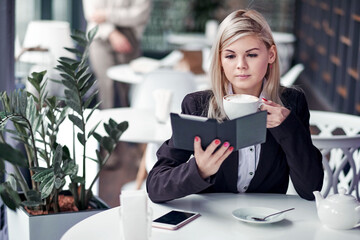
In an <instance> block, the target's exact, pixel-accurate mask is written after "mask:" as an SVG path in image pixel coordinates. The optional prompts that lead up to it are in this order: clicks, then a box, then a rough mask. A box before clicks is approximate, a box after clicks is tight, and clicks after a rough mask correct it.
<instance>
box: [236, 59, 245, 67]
mask: <svg viewBox="0 0 360 240" xmlns="http://www.w3.org/2000/svg"><path fill="white" fill-rule="evenodd" d="M237 68H238V69H246V68H247V62H246V60H245V59H243V58H239V60H238V63H237Z"/></svg>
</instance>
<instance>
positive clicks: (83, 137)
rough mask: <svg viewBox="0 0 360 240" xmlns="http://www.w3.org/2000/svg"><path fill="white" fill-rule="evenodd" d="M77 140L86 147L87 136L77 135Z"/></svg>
mask: <svg viewBox="0 0 360 240" xmlns="http://www.w3.org/2000/svg"><path fill="white" fill-rule="evenodd" d="M77 139H78V140H79V142H80V143H81V145H83V146H85V135H84V134H83V133H78V134H77Z"/></svg>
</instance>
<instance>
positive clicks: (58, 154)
mask: <svg viewBox="0 0 360 240" xmlns="http://www.w3.org/2000/svg"><path fill="white" fill-rule="evenodd" d="M61 160H62V147H61V145H60V144H59V145H57V146H56V149H55V154H54V156H53V165H54V174H55V176H56V177H63V175H64V174H63V172H62V169H61Z"/></svg>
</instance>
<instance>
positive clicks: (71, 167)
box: [63, 161, 78, 176]
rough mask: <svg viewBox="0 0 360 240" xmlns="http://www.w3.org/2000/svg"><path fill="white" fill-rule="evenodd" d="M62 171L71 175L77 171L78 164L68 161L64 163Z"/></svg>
mask: <svg viewBox="0 0 360 240" xmlns="http://www.w3.org/2000/svg"><path fill="white" fill-rule="evenodd" d="M63 171H64V173H65V174H66V175H69V176H72V175H75V174H76V173H77V171H78V166H77V165H76V163H75V161H69V162H67V163H65V164H64V166H63Z"/></svg>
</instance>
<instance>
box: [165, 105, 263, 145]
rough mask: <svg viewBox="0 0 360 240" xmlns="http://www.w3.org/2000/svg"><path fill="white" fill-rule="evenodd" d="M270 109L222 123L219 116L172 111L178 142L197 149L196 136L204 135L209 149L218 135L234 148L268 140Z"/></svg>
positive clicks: (202, 137)
mask: <svg viewBox="0 0 360 240" xmlns="http://www.w3.org/2000/svg"><path fill="white" fill-rule="evenodd" d="M266 116H267V112H266V111H260V112H256V113H253V114H249V115H246V116H243V117H240V118H236V119H233V120H228V121H224V122H222V123H218V122H217V121H216V120H215V119H208V118H205V117H199V116H193V115H186V114H176V113H171V114H170V117H171V127H172V132H173V141H174V146H175V147H176V148H179V149H184V150H190V151H193V150H194V138H195V136H199V137H200V138H201V145H202V147H203V148H204V149H205V148H206V147H207V146H208V145H209V144H210V143H211V142H212V141H213V140H214V139H219V140H220V141H221V143H224V142H225V141H228V142H229V143H230V146H233V147H234V150H238V149H240V148H244V147H248V146H252V145H255V144H259V143H263V142H265V140H266Z"/></svg>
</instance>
